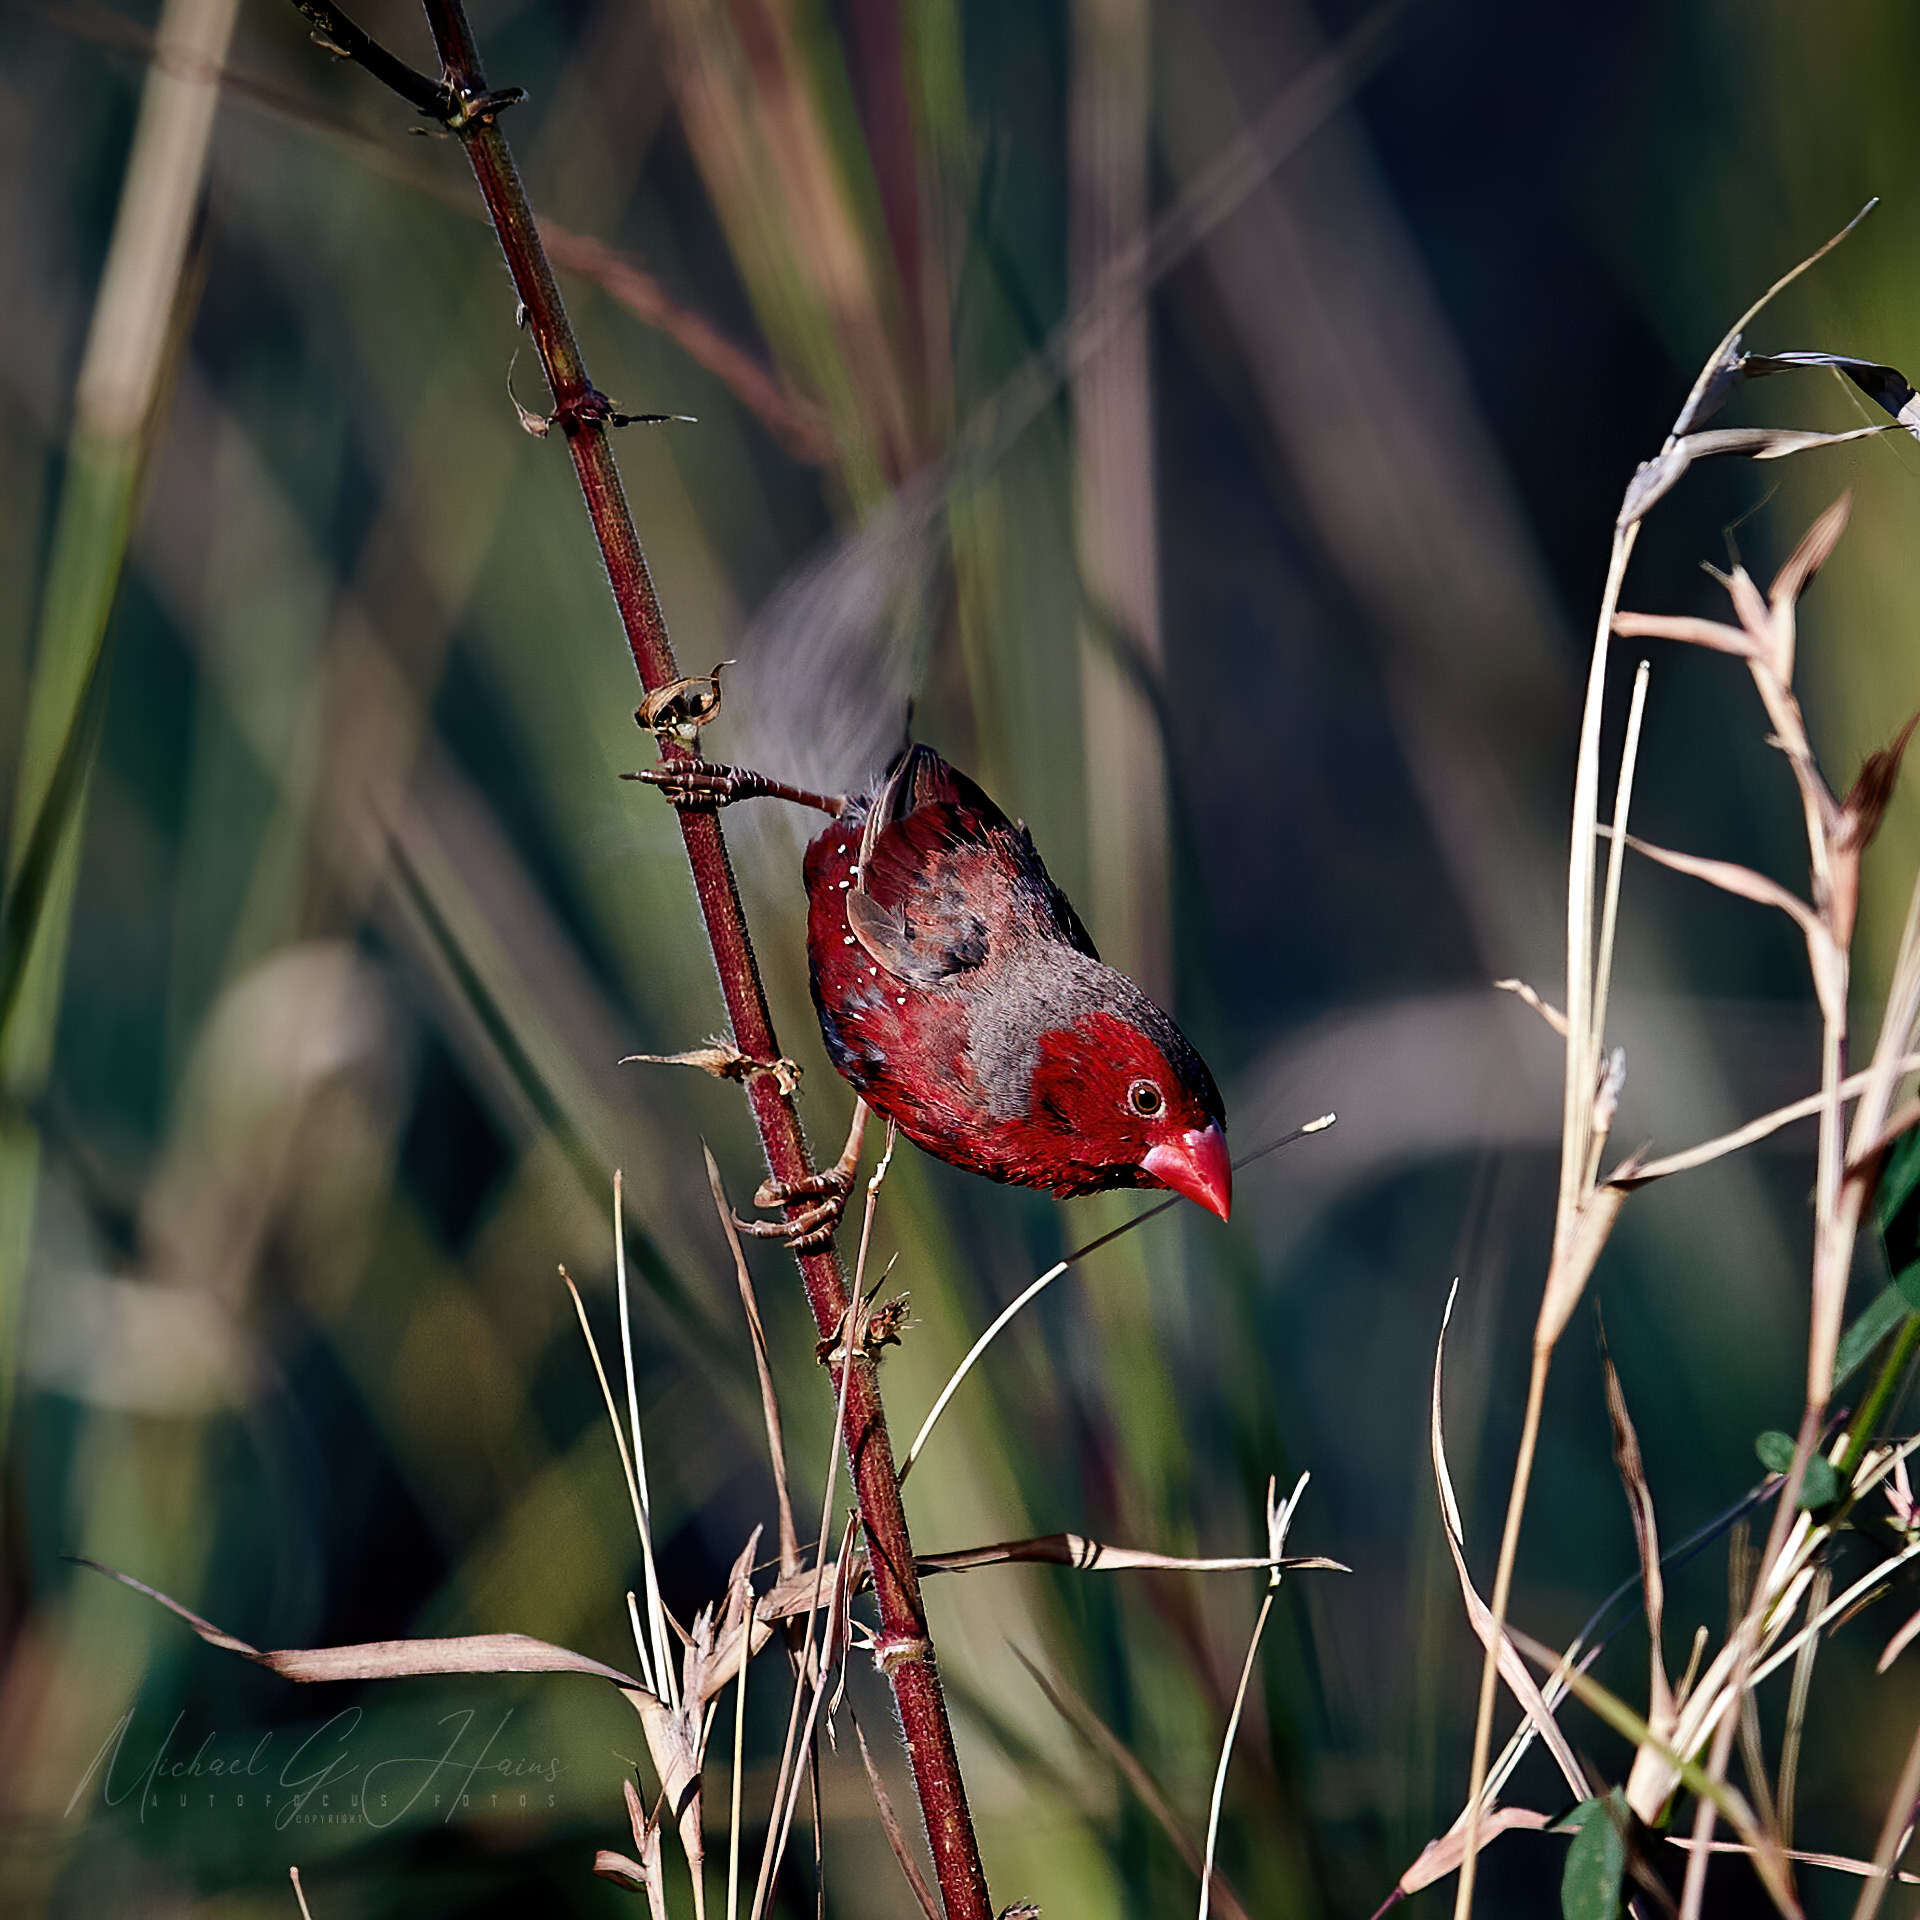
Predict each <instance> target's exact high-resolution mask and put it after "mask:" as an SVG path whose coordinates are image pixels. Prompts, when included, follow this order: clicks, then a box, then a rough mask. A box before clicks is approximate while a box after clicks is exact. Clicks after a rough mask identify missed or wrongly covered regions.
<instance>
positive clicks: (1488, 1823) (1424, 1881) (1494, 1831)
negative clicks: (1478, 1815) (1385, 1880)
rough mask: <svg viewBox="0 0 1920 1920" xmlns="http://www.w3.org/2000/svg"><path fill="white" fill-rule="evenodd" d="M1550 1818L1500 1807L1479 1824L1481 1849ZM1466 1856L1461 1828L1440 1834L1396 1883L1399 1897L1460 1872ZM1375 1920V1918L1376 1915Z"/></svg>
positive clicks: (1539, 1826)
mask: <svg viewBox="0 0 1920 1920" xmlns="http://www.w3.org/2000/svg"><path fill="white" fill-rule="evenodd" d="M1552 1824H1553V1816H1552V1815H1551V1814H1545V1813H1535V1812H1534V1811H1533V1809H1532V1808H1531V1807H1499V1808H1496V1809H1495V1810H1494V1811H1493V1812H1492V1813H1490V1814H1488V1815H1487V1816H1486V1818H1485V1819H1483V1820H1482V1821H1481V1822H1480V1848H1479V1849H1476V1851H1479V1850H1482V1849H1484V1848H1485V1847H1486V1844H1487V1842H1488V1841H1489V1840H1497V1839H1498V1838H1499V1837H1500V1835H1501V1834H1503V1833H1511V1832H1512V1831H1513V1830H1514V1828H1516V1827H1523V1828H1525V1829H1526V1831H1527V1832H1529V1833H1540V1832H1543V1831H1544V1830H1545V1829H1546V1828H1548V1827H1550V1826H1552ZM1466 1856H1467V1835H1466V1830H1465V1829H1464V1828H1459V1829H1456V1830H1455V1831H1454V1832H1452V1833H1443V1834H1442V1835H1441V1836H1440V1837H1439V1839H1437V1840H1429V1841H1428V1842H1427V1844H1426V1845H1425V1846H1424V1847H1422V1848H1421V1849H1420V1856H1419V1858H1418V1859H1417V1860H1415V1861H1414V1863H1413V1865H1412V1866H1410V1867H1409V1868H1408V1869H1407V1870H1406V1872H1405V1873H1403V1874H1402V1875H1401V1876H1400V1878H1399V1881H1398V1882H1397V1887H1398V1891H1399V1892H1400V1893H1401V1894H1403V1895H1404V1894H1409V1893H1418V1892H1419V1891H1420V1889H1421V1888H1422V1887H1430V1886H1432V1885H1433V1883H1434V1882H1435V1881H1436V1880H1444V1879H1445V1878H1446V1877H1447V1875H1448V1874H1450V1873H1457V1872H1459V1870H1460V1862H1461V1861H1462V1860H1464V1859H1465V1858H1466ZM1376 1920H1378V1916H1376Z"/></svg>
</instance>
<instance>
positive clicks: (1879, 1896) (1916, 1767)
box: [1853, 1733, 1920, 1920]
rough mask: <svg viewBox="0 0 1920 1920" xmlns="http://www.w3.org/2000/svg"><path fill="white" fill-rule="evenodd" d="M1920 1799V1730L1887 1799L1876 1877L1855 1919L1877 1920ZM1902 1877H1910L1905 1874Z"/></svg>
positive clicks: (1865, 1891) (1876, 1856)
mask: <svg viewBox="0 0 1920 1920" xmlns="http://www.w3.org/2000/svg"><path fill="white" fill-rule="evenodd" d="M1917 1799H1920V1733H1916V1734H1915V1735H1914V1736H1913V1745H1912V1746H1911V1747H1909V1748H1908V1749H1907V1760H1906V1765H1905V1766H1903V1767H1902V1768H1901V1769H1900V1779H1899V1783H1898V1784H1897V1785H1896V1786H1895V1787H1894V1790H1893V1798H1892V1799H1891V1800H1890V1801H1888V1803H1887V1817H1886V1819H1885V1821H1884V1822H1883V1823H1882V1825H1881V1828H1880V1844H1879V1845H1878V1846H1877V1847H1876V1848H1875V1849H1874V1852H1873V1878H1872V1879H1871V1880H1869V1881H1868V1882H1867V1884H1866V1885H1865V1886H1864V1887H1863V1888H1861V1890H1860V1900H1859V1904H1858V1905H1857V1906H1855V1908H1854V1910H1853V1920H1874V1916H1875V1915H1876V1914H1878V1913H1879V1911H1880V1903H1881V1902H1882V1901H1883V1900H1884V1899H1885V1898H1886V1897H1887V1888H1888V1887H1889V1886H1890V1885H1891V1884H1892V1881H1893V1870H1894V1866H1895V1864H1896V1863H1897V1862H1898V1860H1899V1858H1900V1852H1901V1849H1902V1847H1903V1846H1904V1844H1905V1842H1906V1840H1907V1837H1908V1835H1909V1833H1910V1832H1911V1829H1912V1822H1913V1807H1914V1802H1915V1801H1916V1800H1917ZM1900 1877H1901V1878H1902V1879H1906V1878H1908V1876H1907V1875H1905V1874H1903V1875H1901V1876H1900Z"/></svg>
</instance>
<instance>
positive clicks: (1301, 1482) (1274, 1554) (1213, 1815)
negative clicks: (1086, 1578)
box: [1199, 1473, 1309, 1920]
mask: <svg viewBox="0 0 1920 1920" xmlns="http://www.w3.org/2000/svg"><path fill="white" fill-rule="evenodd" d="M1308 1477H1309V1476H1308V1475H1306V1474H1304V1473H1303V1474H1302V1475H1301V1476H1300V1478H1299V1479H1298V1480H1296V1481H1295V1482H1294V1483H1293V1491H1292V1492H1291V1493H1290V1494H1288V1495H1287V1497H1286V1498H1285V1499H1284V1500H1278V1499H1276V1497H1275V1495H1276V1491H1277V1489H1276V1486H1275V1483H1274V1482H1273V1481H1271V1480H1269V1481H1268V1482H1267V1559H1268V1562H1269V1564H1270V1565H1272V1566H1273V1567H1274V1569H1275V1571H1273V1572H1272V1573H1270V1574H1269V1575H1268V1576H1267V1590H1266V1592H1265V1594H1263V1595H1262V1596H1261V1600H1260V1611H1259V1613H1258V1614H1257V1615H1256V1616H1255V1618H1254V1622H1253V1632H1252V1633H1251V1634H1250V1635H1249V1636H1248V1638H1247V1657H1246V1659H1245V1660H1243V1661H1242V1662H1241V1663H1240V1684H1239V1685H1238V1686H1237V1687H1235V1688H1234V1691H1233V1707H1232V1710H1231V1711H1230V1712H1229V1713H1228V1715H1227V1730H1226V1733H1225V1734H1224V1735H1223V1736H1222V1737H1221V1741H1220V1764H1219V1766H1218V1767H1217V1768H1216V1769H1215V1771H1214V1776H1213V1799H1212V1801H1211V1803H1210V1804H1209V1806H1208V1809H1207V1845H1206V1851H1205V1853H1204V1854H1203V1855H1202V1858H1201V1867H1200V1915H1199V1920H1207V1914H1208V1913H1209V1911H1210V1910H1211V1908H1212V1905H1213V1852H1214V1848H1215V1847H1216V1846H1217V1845H1218V1844H1219V1840H1220V1805H1221V1802H1222V1800H1223V1799H1224V1798H1225V1796H1226V1791H1227V1764H1228V1762H1229V1761H1230V1760H1232V1758H1233V1743H1234V1738H1235V1736H1236V1735H1237V1734H1238V1733H1239V1731H1240V1715H1241V1712H1242V1710H1243V1709H1244V1708H1245V1706H1246V1704H1247V1689H1248V1687H1249V1686H1251V1685H1252V1683H1253V1663H1254V1661H1255V1660H1256V1659H1257V1658H1258V1657H1259V1653H1260V1638H1261V1635H1262V1634H1264V1633H1265V1632H1266V1630H1267V1621H1268V1619H1269V1618H1270V1617H1271V1616H1272V1613H1273V1596H1274V1595H1275V1594H1276V1593H1278V1592H1279V1591H1280V1574H1279V1571H1278V1568H1279V1565H1280V1563H1281V1561H1282V1560H1283V1559H1284V1558H1285V1553H1284V1549H1285V1546H1286V1540H1287V1529H1288V1528H1289V1527H1290V1526H1291V1525H1292V1524H1293V1516H1294V1513H1295V1511H1296V1510H1297V1509H1298V1507H1299V1505H1300V1496H1301V1495H1302V1494H1304V1493H1305V1492H1306V1490H1307V1480H1308Z"/></svg>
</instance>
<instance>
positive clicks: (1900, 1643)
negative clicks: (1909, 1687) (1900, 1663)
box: [1873, 1613, 1920, 1673]
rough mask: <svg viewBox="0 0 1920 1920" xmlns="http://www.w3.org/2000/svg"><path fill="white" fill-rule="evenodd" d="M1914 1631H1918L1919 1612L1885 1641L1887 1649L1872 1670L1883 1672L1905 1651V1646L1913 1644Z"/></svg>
mask: <svg viewBox="0 0 1920 1920" xmlns="http://www.w3.org/2000/svg"><path fill="white" fill-rule="evenodd" d="M1916 1633H1920V1613H1916V1614H1914V1615H1913V1617H1912V1618H1911V1619H1909V1620H1908V1621H1907V1622H1906V1624H1905V1625H1904V1626H1902V1627H1901V1628H1899V1629H1898V1631H1896V1632H1895V1634H1894V1636H1893V1638H1892V1639H1891V1640H1889V1641H1888V1642H1887V1649H1886V1651H1885V1652H1884V1653H1883V1654H1881V1656H1880V1658H1879V1660H1878V1662H1877V1663H1876V1664H1875V1666H1874V1669H1873V1670H1874V1672H1875V1673H1885V1672H1886V1670H1887V1669H1888V1668H1889V1667H1890V1666H1892V1665H1893V1663H1894V1662H1895V1661H1896V1660H1898V1659H1899V1658H1900V1656H1901V1655H1902V1654H1903V1653H1905V1652H1906V1650H1907V1648H1908V1647H1910V1646H1911V1645H1912V1644H1913V1636H1914V1635H1915V1634H1916Z"/></svg>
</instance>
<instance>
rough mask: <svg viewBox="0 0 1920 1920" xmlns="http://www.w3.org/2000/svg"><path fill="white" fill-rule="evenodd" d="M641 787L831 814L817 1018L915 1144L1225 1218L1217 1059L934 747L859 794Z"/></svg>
mask: <svg viewBox="0 0 1920 1920" xmlns="http://www.w3.org/2000/svg"><path fill="white" fill-rule="evenodd" d="M640 777H641V778H645V779H648V780H650V781H651V782H652V783H653V784H654V785H657V786H659V787H661V788H662V789H663V791H665V793H666V794H667V797H668V798H669V799H671V800H673V801H674V802H675V804H676V805H680V806H716V805H725V804H727V803H728V802H729V801H733V800H741V799H747V798H751V797H753V796H756V795H772V796H776V797H779V798H783V799H789V800H797V801H799V802H801V803H802V804H805V805H811V806H817V807H820V808H822V809H823V810H824V811H826V812H829V813H831V814H833V816H834V819H833V823H832V824H831V825H830V826H829V827H828V828H827V829H826V830H825V831H824V832H823V833H821V834H820V835H819V837H818V838H817V839H815V840H814V842H813V844H812V845H811V846H810V847H808V849H807V855H806V864H805V868H804V873H805V879H806V888H807V903H808V912H807V957H808V960H809V963H810V970H811V974H812V981H813V1003H814V1006H815V1007H816V1009H817V1010H818V1011H819V1015H820V1031H821V1034H822V1035H823V1036H824V1038H825V1040H826V1044H827V1052H828V1054H829V1055H830V1056H831V1057H832V1060H833V1064H834V1065H835V1067H837V1068H838V1069H839V1071H840V1072H841V1074H842V1075H843V1076H844V1077H845V1078H846V1079H847V1080H848V1081H849V1082H850V1083H851V1085H852V1086H853V1088H854V1090H855V1092H857V1093H858V1094H859V1095H860V1097H861V1098H862V1099H863V1100H864V1101H865V1102H866V1103H867V1104H868V1105H869V1106H870V1107H872V1108H873V1109H874V1110H875V1111H876V1112H878V1113H881V1114H884V1115H885V1116H886V1117H887V1118H888V1119H889V1120H891V1121H893V1122H894V1123H895V1124H896V1125H897V1126H898V1127H899V1129H900V1131H901V1132H902V1133H904V1134H905V1135H906V1136H907V1138H908V1139H909V1140H912V1141H914V1142H915V1143H916V1144H917V1145H919V1146H921V1147H924V1148H925V1149H926V1151H927V1152H929V1153H931V1154H933V1155H934V1156H935V1158H937V1159H940V1160H945V1161H947V1162H948V1163H949V1164H951V1165H953V1166H956V1167H965V1168H967V1169H969V1170H970V1171H972V1172H974V1173H983V1174H985V1175H986V1176H987V1177H988V1178H989V1179H992V1180H1005V1181H1011V1182H1013V1183H1014V1184H1016V1185H1018V1186H1026V1187H1044V1188H1046V1189H1047V1190H1048V1191H1049V1192H1052V1193H1056V1194H1060V1195H1062V1196H1063V1197H1070V1196H1073V1195H1077V1194H1086V1193H1099V1192H1104V1191H1107V1190H1108V1189H1110V1188H1116V1187H1153V1186H1161V1187H1170V1188H1171V1189H1172V1190H1173V1191H1174V1192H1175V1193H1180V1194H1184V1195H1185V1196H1186V1197H1187V1198H1188V1199H1190V1200H1195V1201H1198V1202H1199V1204H1200V1205H1201V1206H1203V1207H1206V1208H1207V1209H1208V1210H1209V1211H1210V1212H1213V1213H1217V1214H1218V1215H1219V1216H1220V1218H1221V1219H1223V1220H1224V1219H1225V1218H1226V1217H1227V1213H1228V1209H1229V1207H1230V1206H1231V1204H1232V1196H1233V1172H1232V1167H1231V1165H1230V1163H1229V1161H1228V1159H1227V1142H1226V1131H1225V1129H1226V1110H1225V1107H1224V1106H1223V1104H1222V1102H1221V1099H1220V1093H1219V1089H1218V1088H1217V1087H1215V1085H1214V1083H1213V1076H1212V1075H1211V1074H1210V1073H1209V1072H1208V1071H1207V1067H1206V1063H1205V1062H1204V1061H1203V1060H1202V1059H1201V1058H1200V1056H1199V1054H1197V1053H1196V1052H1195V1051H1194V1050H1193V1048H1192V1047H1191V1046H1190V1045H1189V1044H1188V1042H1187V1039H1186V1037H1185V1035H1183V1034H1182V1033H1181V1031H1180V1029H1179V1028H1178V1027H1176V1026H1175V1025H1174V1023H1173V1022H1172V1021H1171V1020H1170V1019H1169V1018H1168V1017H1167V1016H1166V1014H1165V1013H1163V1012H1162V1011H1161V1010H1160V1008H1158V1007H1157V1006H1155V1005H1154V1003H1153V1002H1152V1001H1151V1000H1149V999H1148V998H1147V996H1146V995H1145V994H1144V993H1142V992H1141V991H1140V989H1139V988H1138V987H1137V986H1135V985H1134V983H1133V982H1132V981H1131V980H1129V979H1128V978H1127V977H1126V975H1125V974H1122V973H1118V972H1116V971H1115V970H1114V969H1113V968H1112V967H1109V966H1106V965H1104V964H1103V963H1102V961H1101V959H1100V957H1099V955H1098V954H1097V953H1096V952H1095V951H1094V947H1093V942H1092V941H1091V940H1090V939H1089V938H1088V937H1087V930H1086V928H1085V927H1084V926H1082V925H1081V923H1080V916H1079V915H1078V914H1077V913H1075V912H1074V910H1073V908H1072V906H1071V905H1070V904H1069V902H1068V900H1067V897H1066V895H1065V894H1063V893H1062V892H1061V891H1060V889H1059V888H1058V887H1056V886H1055V885H1054V883H1053V881H1052V880H1051V879H1050V878H1049V877H1048V874H1047V870H1046V868H1045V866H1044V865H1043V864H1042V863H1041V859H1040V855H1039V852H1038V850H1037V849H1036V848H1035V846H1034V844H1033V838H1032V836H1031V835H1030V834H1029V833H1028V832H1027V830H1026V828H1025V826H1024V825H1022V824H1019V823H1018V822H1015V821H1011V820H1009V819H1008V818H1007V817H1006V815H1005V814H1004V813H1002V812H1001V811H1000V809H999V808H998V807H997V806H995V805H994V803H993V802H992V801H991V800H990V799H988V798H987V796H986V795H985V794H984V793H982V792H981V790H980V789H979V788H978V787H977V786H975V785H974V783H973V782H972V781H971V780H969V779H968V778H967V777H966V775H965V774H963V773H959V772H957V771H956V770H955V769H954V768H952V767H950V766H948V764H947V763H946V762H945V761H944V760H942V759H941V758H940V756H939V755H938V754H936V753H935V752H933V751H932V749H931V748H928V747H923V746H914V747H909V748H908V749H907V751H906V752H905V753H903V754H902V755H901V756H900V757H899V758H898V759H897V760H896V761H895V762H894V763H893V765H892V766H891V767H890V768H889V769H888V770H887V773H886V775H885V777H884V778H883V779H882V780H881V781H880V782H879V783H878V784H877V785H876V786H875V787H873V788H871V789H869V790H868V791H867V792H865V793H860V794H855V795H851V796H847V797H844V798H835V797H830V796H826V795H820V794H811V793H806V792H803V791H801V790H800V789H797V788H793V787H788V786H784V785H781V784H780V783H778V782H775V781H771V780H768V779H767V778H765V776H763V775H760V774H755V773H749V772H746V771H744V770H742V769H739V768H732V767H718V766H714V765H712V764H710V763H697V764H695V765H691V766H690V765H688V764H686V763H684V762H681V763H677V764H674V765H671V766H662V767H657V768H653V769H650V770H649V771H648V773H647V774H645V775H642V776H640ZM845 1171H846V1174H847V1175H850V1173H851V1166H850V1164H847V1165H846V1166H845ZM819 1190H820V1191H821V1192H822V1193H826V1194H828V1195H829V1196H831V1195H832V1194H833V1193H834V1191H835V1183H834V1179H833V1176H832V1175H823V1176H822V1177H821V1181H820V1183H819ZM838 1190H839V1192H840V1193H844V1192H845V1190H846V1181H845V1180H844V1179H843V1180H841V1181H840V1182H839V1187H838ZM766 1197H767V1196H766V1194H765V1192H764V1191H763V1194H762V1196H761V1198H762V1199H763V1201H764V1200H765V1199H766ZM777 1197H779V1198H790V1197H798V1196H789V1195H780V1196H777ZM836 1210H837V1209H836ZM796 1224H798V1223H796ZM827 1224H829V1225H830V1222H828V1223H827ZM823 1237H824V1236H823Z"/></svg>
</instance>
